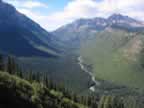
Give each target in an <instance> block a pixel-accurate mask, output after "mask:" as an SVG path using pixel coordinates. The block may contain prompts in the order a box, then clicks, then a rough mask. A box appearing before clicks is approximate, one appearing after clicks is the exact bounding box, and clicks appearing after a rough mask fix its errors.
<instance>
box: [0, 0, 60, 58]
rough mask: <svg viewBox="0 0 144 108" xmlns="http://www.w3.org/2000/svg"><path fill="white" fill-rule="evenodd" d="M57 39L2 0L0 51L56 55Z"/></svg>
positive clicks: (23, 54) (0, 9) (0, 5)
mask: <svg viewBox="0 0 144 108" xmlns="http://www.w3.org/2000/svg"><path fill="white" fill-rule="evenodd" d="M56 42H57V40H56V39H54V38H53V36H52V35H51V34H50V33H48V32H47V31H46V30H44V29H43V28H41V27H40V25H38V24H37V23H35V22H34V21H32V20H31V19H29V18H28V17H26V16H25V15H23V14H21V13H19V12H18V11H17V10H16V9H15V8H14V7H13V6H11V5H9V4H7V3H4V2H2V1H0V51H1V52H4V53H8V54H12V55H16V56H47V57H48V56H56V55H57V52H59V50H58V48H57V46H58V45H57V43H56Z"/></svg>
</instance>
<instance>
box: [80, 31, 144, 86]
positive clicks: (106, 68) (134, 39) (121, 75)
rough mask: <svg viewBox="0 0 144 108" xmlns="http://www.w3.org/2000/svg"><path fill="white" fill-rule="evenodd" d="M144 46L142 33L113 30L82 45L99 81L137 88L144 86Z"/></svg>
mask: <svg viewBox="0 0 144 108" xmlns="http://www.w3.org/2000/svg"><path fill="white" fill-rule="evenodd" d="M143 43H144V36H143V34H141V33H131V32H127V31H123V30H115V29H110V28H109V30H105V31H102V32H99V33H97V35H96V36H95V37H94V38H93V39H91V40H88V41H86V42H83V43H82V45H81V55H82V57H83V59H84V61H85V63H86V64H91V65H92V67H93V72H94V75H95V76H96V78H98V79H102V80H106V81H110V82H113V83H115V84H119V85H125V86H129V87H134V88H144V86H143V82H144V80H143V76H144V72H143V71H144V69H143V66H142V65H143V59H142V58H143V56H142V55H143V52H142V51H143Z"/></svg>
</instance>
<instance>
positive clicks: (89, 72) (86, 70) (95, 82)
mask: <svg viewBox="0 0 144 108" xmlns="http://www.w3.org/2000/svg"><path fill="white" fill-rule="evenodd" d="M78 64H79V65H80V67H81V69H82V70H83V71H84V72H86V73H87V74H89V75H90V76H91V80H92V82H94V85H92V86H91V87H89V89H90V90H91V91H92V92H95V86H99V85H100V82H99V81H97V80H96V79H95V76H94V75H93V73H92V72H91V71H90V70H88V69H87V67H85V66H84V60H83V58H82V56H79V57H78Z"/></svg>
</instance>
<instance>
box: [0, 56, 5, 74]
mask: <svg viewBox="0 0 144 108" xmlns="http://www.w3.org/2000/svg"><path fill="white" fill-rule="evenodd" d="M4 67H5V66H4V60H3V56H2V55H0V70H1V71H4Z"/></svg>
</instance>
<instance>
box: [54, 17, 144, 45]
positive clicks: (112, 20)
mask: <svg viewBox="0 0 144 108" xmlns="http://www.w3.org/2000/svg"><path fill="white" fill-rule="evenodd" d="M108 28H117V29H124V30H128V31H141V30H144V23H143V22H141V21H137V20H135V19H133V18H130V17H128V16H124V15H121V14H113V15H111V16H110V17H108V18H107V19H105V18H100V17H97V18H93V19H79V20H76V21H74V22H72V23H71V24H68V25H65V26H62V27H60V28H58V29H57V30H55V31H54V32H53V34H54V35H56V36H57V37H58V38H59V39H61V40H62V41H73V40H75V43H76V41H77V43H79V41H80V40H81V39H85V38H86V39H87V37H90V36H93V35H95V34H96V33H97V32H99V31H103V30H105V29H108ZM73 42H74V41H73Z"/></svg>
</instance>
